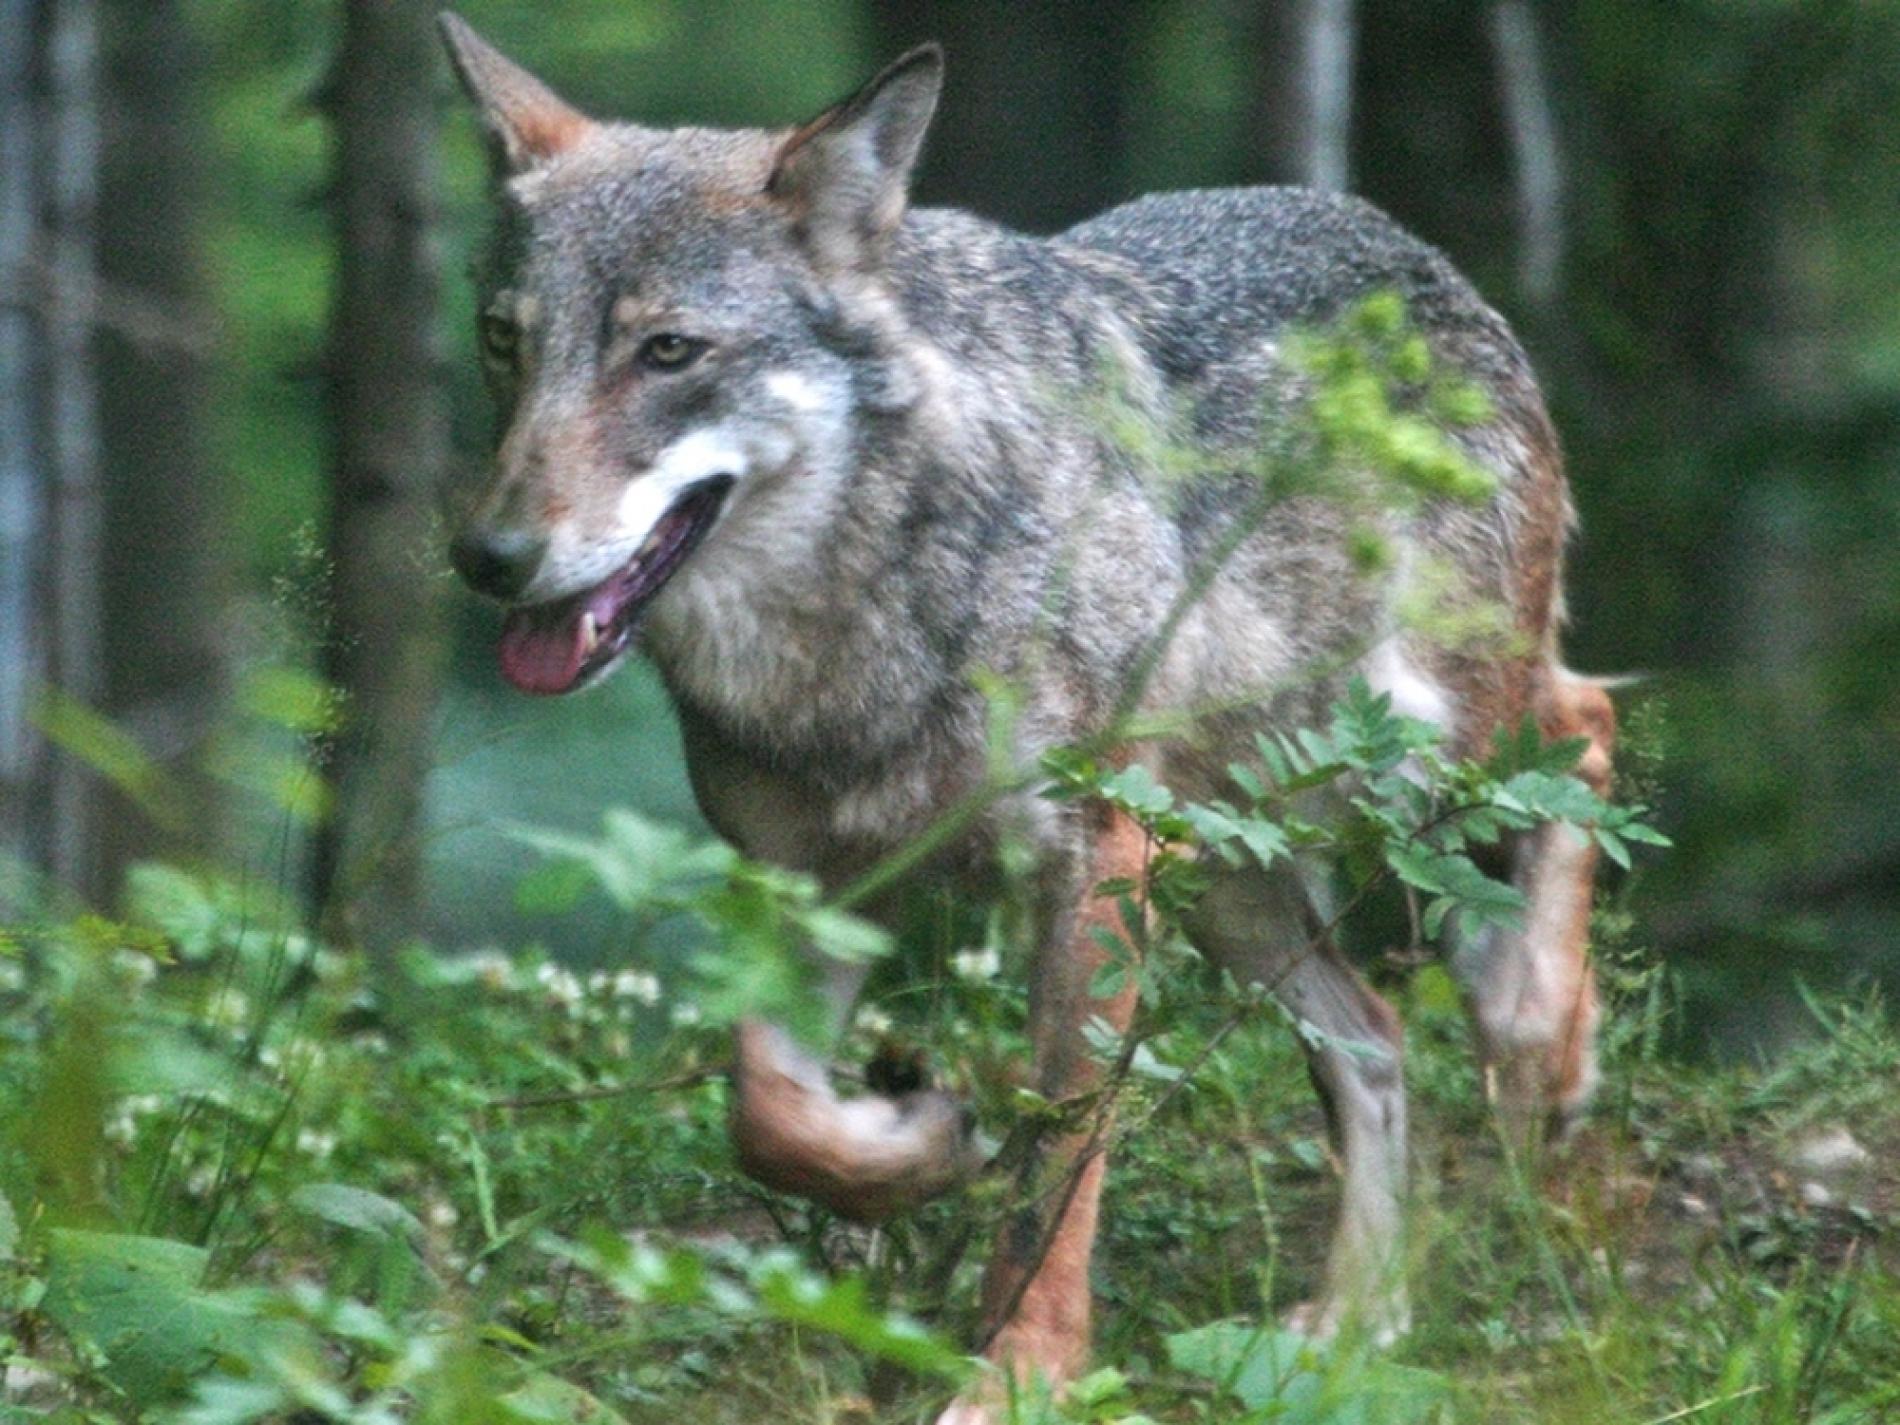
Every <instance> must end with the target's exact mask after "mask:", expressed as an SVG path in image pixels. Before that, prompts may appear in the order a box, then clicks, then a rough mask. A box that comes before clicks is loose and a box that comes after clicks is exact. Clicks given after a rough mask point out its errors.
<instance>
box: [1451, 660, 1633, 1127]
mask: <svg viewBox="0 0 1900 1425" xmlns="http://www.w3.org/2000/svg"><path fill="white" fill-rule="evenodd" d="M1537 716H1538V720H1539V723H1540V724H1541V725H1542V729H1543V732H1544V735H1545V736H1546V737H1549V738H1560V737H1583V738H1587V739H1588V740H1589V746H1588V748H1587V749H1586V750H1585V752H1584V754H1583V758H1582V760H1581V761H1580V762H1579V763H1578V767H1577V774H1578V775H1579V776H1580V777H1582V778H1583V780H1584V781H1585V782H1587V783H1589V785H1590V788H1591V790H1593V791H1595V792H1596V793H1597V794H1598V795H1599V796H1606V795H1608V793H1609V788H1610V756H1611V753H1612V751H1613V750H1614V746H1615V740H1616V715H1615V711H1614V709H1612V707H1611V705H1610V699H1609V695H1608V694H1607V693H1606V692H1604V690H1603V689H1602V688H1601V687H1599V686H1597V685H1596V684H1594V683H1590V682H1586V681H1584V680H1582V679H1579V678H1572V677H1569V676H1567V675H1565V674H1564V673H1563V672H1562V670H1560V669H1552V670H1551V674H1550V679H1549V682H1548V684H1547V685H1546V687H1545V688H1544V690H1543V691H1542V692H1541V693H1540V695H1539V699H1538V706H1537ZM1513 855H1514V858H1515V864H1514V866H1513V871H1512V878H1513V880H1514V881H1515V883H1516V885H1517V887H1518V889H1519V890H1520V891H1522V892H1523V895H1524V899H1525V911H1524V919H1523V924H1522V925H1521V926H1520V927H1517V928H1513V929H1500V928H1497V927H1487V928H1486V929H1485V930H1484V931H1482V932H1480V933H1478V934H1476V935H1474V936H1472V937H1470V938H1469V939H1468V940H1467V941H1466V942H1465V943H1463V944H1462V945H1460V946H1459V948H1458V951H1457V954H1456V955H1455V956H1454V957H1453V966H1454V968H1455V969H1456V970H1457V973H1458V976H1459V978H1460V979H1461V980H1462V981H1463V983H1464V985H1465V993H1466V999H1467V1003H1468V1005H1469V1008H1470V1011H1471V1017H1472V1023H1473V1026H1474V1028H1475V1030H1476V1035H1477V1041H1478V1055H1479V1059H1480V1062H1481V1064H1482V1066H1483V1069H1484V1077H1485V1088H1486V1092H1487V1094H1489V1095H1490V1097H1491V1099H1492V1101H1493V1103H1494V1104H1495V1105H1496V1107H1497V1111H1498V1115H1499V1118H1500V1119H1501V1120H1502V1122H1503V1125H1504V1128H1505V1132H1506V1134H1507V1136H1508V1137H1509V1138H1510V1139H1511V1141H1512V1142H1513V1143H1514V1144H1519V1145H1528V1144H1532V1143H1535V1142H1536V1141H1538V1140H1539V1139H1540V1138H1541V1137H1545V1136H1548V1137H1550V1138H1552V1139H1556V1138H1560V1137H1561V1136H1562V1135H1563V1134H1564V1133H1565V1132H1567V1131H1568V1129H1569V1128H1570V1127H1572V1126H1573V1125H1574V1124H1575V1122H1576V1120H1577V1119H1578V1118H1579V1117H1580V1116H1581V1114H1582V1112H1583V1110H1584V1108H1585V1107H1586V1106H1587V1105H1588V1103H1589V1100H1590V1095H1591V1093H1592V1091H1593V1090H1594V1089H1595V1087H1596V1082H1597V1060H1596V1030H1597V1018H1598V1008H1597V989H1596V974H1595V971H1594V970H1593V968H1592V967H1591V964H1590V948H1589V939H1590V906H1591V899H1592V892H1593V888H1594V884H1595V878H1596V865H1597V849H1596V844H1595V843H1594V842H1593V841H1591V840H1590V839H1589V838H1588V837H1587V836H1585V835H1584V834H1583V833H1581V832H1579V831H1577V830H1576V829H1575V828H1573V827H1569V826H1562V825H1557V824H1551V825H1547V826H1542V827H1539V828H1538V829H1537V830H1535V831H1532V832H1528V833H1526V834H1525V835H1524V836H1523V837H1522V838H1520V840H1519V841H1518V843H1517V846H1516V848H1515V850H1514V852H1513Z"/></svg>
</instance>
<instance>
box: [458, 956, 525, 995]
mask: <svg viewBox="0 0 1900 1425" xmlns="http://www.w3.org/2000/svg"><path fill="white" fill-rule="evenodd" d="M468 965H469V969H470V970H471V971H472V972H473V973H474V976H475V980H476V983H478V984H479V985H481V987H482V988H483V989H486V990H494V991H501V990H506V989H512V988H513V987H514V982H515V967H514V964H513V962H512V961H510V960H509V958H508V957H507V956H506V955H504V954H502V953H501V952H500V951H499V950H477V951H476V952H475V953H474V954H473V955H470V956H469V957H468Z"/></svg>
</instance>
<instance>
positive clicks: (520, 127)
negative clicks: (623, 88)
mask: <svg viewBox="0 0 1900 1425" xmlns="http://www.w3.org/2000/svg"><path fill="white" fill-rule="evenodd" d="M436 22H437V24H439V25H440V26H441V28H442V41H443V43H444V44H445V45H447V46H448V51H449V61H450V63H451V64H453V65H454V66H455V73H456V75H457V76H458V77H459V78H460V79H461V81H462V87H463V88H464V89H466V90H467V91H468V96H469V98H471V99H473V100H474V101H475V106H476V108H478V109H479V110H481V115H482V126H483V127H484V128H486V129H487V130H488V136H489V138H490V140H491V141H492V143H493V147H494V152H495V158H496V168H497V170H498V171H500V172H501V173H503V174H510V173H521V172H524V171H526V170H527V169H530V168H533V167H535V166H536V165H537V164H540V163H545V162H547V160H549V159H550V158H553V157H554V156H555V155H556V154H560V153H565V152H566V151H567V150H568V149H570V148H572V147H574V145H575V144H577V143H579V142H580V141H581V140H582V139H584V138H586V137H587V135H588V134H589V133H591V132H592V131H593V129H594V121H593V120H592V119H590V118H588V117H587V115H585V114H583V113H582V112H581V111H580V110H579V109H576V108H575V107H574V106H573V105H572V104H569V103H568V102H567V101H566V100H565V99H563V98H561V96H560V95H558V94H556V93H555V92H554V91H553V90H552V89H550V88H548V86H547V85H545V84H543V83H542V82H541V81H540V80H538V79H536V78H535V77H534V76H533V75H532V74H530V73H528V71H527V70H525V69H523V68H522V67H521V66H520V65H518V64H516V63H515V62H514V61H513V60H512V59H510V58H508V56H507V55H505V54H503V53H502V52H501V51H500V50H498V49H496V48H495V47H494V46H493V45H491V44H490V43H489V42H488V41H487V40H485V39H483V38H482V37H481V36H480V35H478V34H476V33H475V31H474V29H473V27H471V26H470V25H469V23H468V22H467V21H466V20H464V19H463V18H462V17H461V16H460V15H457V14H455V13H454V12H453V11H450V10H444V11H443V12H442V13H441V14H440V15H439V16H437V17H436Z"/></svg>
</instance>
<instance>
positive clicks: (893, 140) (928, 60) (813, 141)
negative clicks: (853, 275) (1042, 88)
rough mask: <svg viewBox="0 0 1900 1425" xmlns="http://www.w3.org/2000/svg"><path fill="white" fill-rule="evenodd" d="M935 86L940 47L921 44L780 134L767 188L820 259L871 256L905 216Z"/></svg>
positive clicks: (840, 261) (835, 261)
mask: <svg viewBox="0 0 1900 1425" xmlns="http://www.w3.org/2000/svg"><path fill="white" fill-rule="evenodd" d="M942 88H943V51H942V50H941V49H939V48H938V47H937V46H936V45H934V44H929V45H921V46H919V47H918V48H916V49H914V50H912V51H911V52H910V53H909V54H907V55H905V56H904V57H903V58H902V59H900V60H898V61H897V62H896V63H895V64H893V65H891V66H890V68H888V69H886V70H885V71H884V72H883V73H882V74H880V75H878V76H877V78H875V79H873V80H872V81H871V82H870V83H869V84H867V85H865V86H864V87H863V88H862V89H860V90H859V91H858V92H857V93H856V94H853V95H852V96H851V97H850V98H849V99H847V100H845V101H844V103H842V104H839V105H836V106H835V107H833V108H830V109H827V110H825V112H824V113H822V114H820V115H819V116H818V117H817V118H815V119H813V120H812V121H811V122H810V123H808V124H806V125H804V126H803V127H801V128H798V129H795V130H793V132H792V135H791V137H789V138H788V139H786V140H785V143H784V146H783V147H781V148H780V149H779V153H778V161H777V162H776V163H775V164H774V165H773V168H772V177H771V179H770V180H769V182H768V183H767V185H766V191H767V192H769V193H770V194H771V195H772V196H773V197H774V198H777V199H779V200H780V201H781V202H783V203H784V204H785V205H786V206H787V207H788V208H790V209H791V212H792V216H793V219H794V221H795V222H796V223H797V224H798V227H799V229H800V231H801V232H802V233H803V234H804V236H805V238H806V240H807V241H808V242H809V243H810V244H811V246H812V249H813V252H814V254H815V255H816V256H817V257H818V258H819V259H820V261H822V262H825V263H827V264H829V265H836V266H840V267H852V266H863V265H866V264H867V263H868V262H869V261H871V260H873V259H874V258H875V255H876V253H877V251H878V249H879V248H880V247H881V245H882V240H883V239H884V238H885V237H886V236H888V235H889V233H890V232H891V230H892V229H894V228H895V227H896V226H897V224H898V221H899V220H900V219H901V218H902V217H903V216H904V205H905V202H906V201H907V200H908V198H909V196H910V175H911V170H912V169H913V168H915V167H916V165H917V154H918V152H919V151H920V150H921V149H922V148H923V146H924V131H925V130H926V129H928V128H929V127H930V116H931V115H932V114H934V113H935V112H936V109H937V95H938V93H939V91H941V90H942Z"/></svg>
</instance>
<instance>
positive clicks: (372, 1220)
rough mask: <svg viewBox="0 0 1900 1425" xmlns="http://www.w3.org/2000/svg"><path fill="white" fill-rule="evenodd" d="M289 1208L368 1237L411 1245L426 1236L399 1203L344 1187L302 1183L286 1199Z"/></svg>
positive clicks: (345, 1184)
mask: <svg viewBox="0 0 1900 1425" xmlns="http://www.w3.org/2000/svg"><path fill="white" fill-rule="evenodd" d="M290 1205H291V1206H292V1207H294V1208H296V1209H297V1210H298V1211H299V1212H307V1213H309V1214H310V1215H311V1216H312V1217H318V1218H321V1219H323V1221H325V1222H329V1223H332V1224H334V1225H335V1226H338V1227H346V1228H348V1229H349V1230H350V1231H352V1232H362V1233H365V1234H367V1235H369V1236H371V1237H380V1238H384V1239H386V1240H401V1241H406V1242H412V1243H413V1242H420V1241H421V1240H422V1239H423V1237H424V1236H425V1235H426V1234H425V1233H424V1232H423V1228H422V1223H421V1222H420V1221H418V1220H417V1218H416V1216H415V1214H414V1213H412V1212H410V1211H409V1209H408V1208H406V1207H404V1206H403V1205H402V1204H401V1203H399V1202H392V1201H391V1200H390V1199H389V1198H386V1197H383V1196H382V1195H381V1194H379V1193H373V1192H370V1191H369V1190H367V1189H366V1188H359V1187H351V1186H350V1185H349V1184H347V1183H306V1184H305V1185H304V1186H303V1187H300V1188H298V1189H297V1190H296V1191H295V1192H293V1193H292V1194H291V1195H290Z"/></svg>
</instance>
